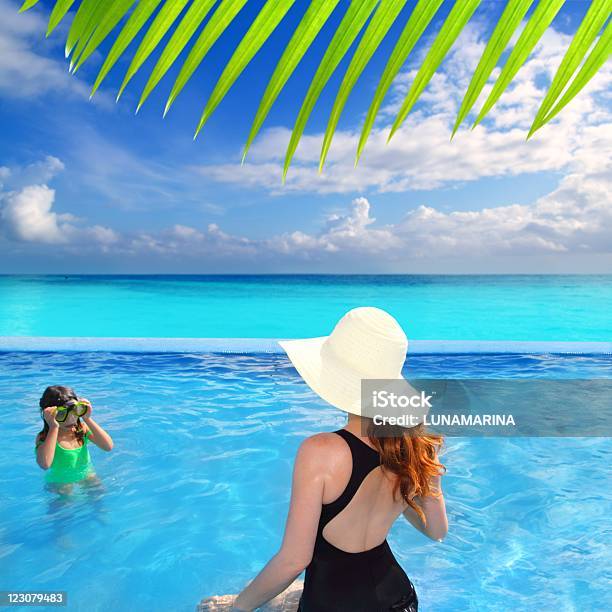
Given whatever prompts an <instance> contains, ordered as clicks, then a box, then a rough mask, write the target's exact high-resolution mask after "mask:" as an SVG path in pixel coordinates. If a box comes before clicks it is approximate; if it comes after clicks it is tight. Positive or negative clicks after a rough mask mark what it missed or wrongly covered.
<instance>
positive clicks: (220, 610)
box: [198, 595, 238, 612]
mask: <svg viewBox="0 0 612 612" xmlns="http://www.w3.org/2000/svg"><path fill="white" fill-rule="evenodd" d="M235 601H236V595H217V596H215V597H207V598H206V599H203V600H202V601H201V602H200V605H199V606H198V612H232V610H238V608H234V602H235Z"/></svg>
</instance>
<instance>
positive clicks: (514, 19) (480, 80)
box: [451, 0, 533, 138]
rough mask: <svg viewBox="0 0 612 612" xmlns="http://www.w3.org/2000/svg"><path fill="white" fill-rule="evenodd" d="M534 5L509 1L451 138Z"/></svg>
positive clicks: (469, 89) (488, 44)
mask: <svg viewBox="0 0 612 612" xmlns="http://www.w3.org/2000/svg"><path fill="white" fill-rule="evenodd" d="M532 4H533V0H509V2H508V5H507V6H506V10H505V11H504V12H503V14H502V16H501V19H500V20H499V22H498V23H497V26H496V28H495V30H494V31H493V34H492V35H491V38H490V40H489V42H488V43H487V46H486V48H485V50H484V53H483V55H482V57H481V58H480V61H479V62H478V66H477V67H476V71H475V72H474V75H473V76H472V80H471V81H470V85H469V87H468V90H467V92H466V94H465V96H464V98H463V101H462V102H461V108H460V109H459V114H458V115H457V120H456V121H455V125H454V127H453V133H452V135H451V138H452V137H453V136H454V135H455V133H456V132H457V130H458V129H459V126H460V125H461V124H462V123H463V120H464V119H465V118H466V117H467V115H468V113H469V112H470V111H471V110H472V107H473V106H474V104H475V103H476V100H477V99H478V96H479V95H480V92H481V91H482V89H483V87H484V86H485V84H486V82H487V80H488V79H489V77H490V76H491V72H493V69H494V68H495V66H496V65H497V62H498V61H499V58H500V57H501V54H502V53H503V52H504V50H505V48H506V46H507V45H508V43H509V42H510V39H511V38H512V35H513V34H514V32H515V31H516V29H517V28H518V26H519V24H520V23H521V21H522V19H523V17H524V16H525V15H526V14H527V11H528V10H529V7H530V6H531V5H532Z"/></svg>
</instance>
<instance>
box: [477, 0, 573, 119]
mask: <svg viewBox="0 0 612 612" xmlns="http://www.w3.org/2000/svg"><path fill="white" fill-rule="evenodd" d="M564 2H565V0H540V3H539V4H538V6H537V8H536V10H535V11H534V12H533V15H532V16H531V19H530V20H529V21H528V22H527V25H526V26H525V29H524V30H523V31H522V32H521V35H520V36H519V39H518V41H517V42H516V45H514V49H512V53H511V54H510V57H509V58H508V61H507V62H506V64H505V66H504V67H503V69H502V71H501V73H500V75H499V77H498V78H497V81H495V85H493V89H492V90H491V93H490V94H489V97H488V98H487V100H486V101H485V103H484V105H483V107H482V108H481V109H480V112H479V113H478V117H476V121H475V122H474V126H473V127H475V126H477V125H478V124H479V123H480V122H481V121H482V120H483V119H484V118H485V116H486V115H487V113H488V112H489V111H490V110H491V109H492V108H493V106H494V105H495V103H496V102H497V101H498V100H499V98H500V97H501V95H502V94H503V93H504V91H506V89H507V87H508V85H510V83H511V82H512V80H513V79H514V77H515V76H516V73H517V72H518V71H519V69H520V68H521V66H522V65H523V64H524V63H525V62H526V61H527V58H528V57H529V55H530V53H531V52H532V51H533V49H534V47H535V46H536V44H537V43H538V41H539V40H540V38H542V35H543V34H544V32H546V30H547V29H548V26H549V25H550V24H551V22H552V20H553V19H554V18H555V16H556V15H557V13H558V12H559V10H560V9H561V7H562V6H563V3H564Z"/></svg>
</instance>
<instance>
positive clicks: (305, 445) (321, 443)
mask: <svg viewBox="0 0 612 612" xmlns="http://www.w3.org/2000/svg"><path fill="white" fill-rule="evenodd" d="M350 456H351V451H350V449H349V447H348V445H347V443H346V442H345V441H344V440H343V439H342V437H341V436H339V435H338V434H337V433H334V432H331V431H325V432H321V433H317V434H314V435H312V436H309V437H308V438H305V439H304V440H303V441H302V443H301V444H300V447H299V449H298V458H300V457H301V458H304V459H306V460H308V461H309V462H317V463H318V462H322V463H326V462H329V461H330V460H333V459H342V458H344V457H350Z"/></svg>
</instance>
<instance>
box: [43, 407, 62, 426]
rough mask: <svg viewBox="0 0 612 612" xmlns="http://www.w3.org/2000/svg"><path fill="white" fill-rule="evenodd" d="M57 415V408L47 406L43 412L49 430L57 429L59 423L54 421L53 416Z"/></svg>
mask: <svg viewBox="0 0 612 612" xmlns="http://www.w3.org/2000/svg"><path fill="white" fill-rule="evenodd" d="M56 413H57V406H49V407H48V408H45V409H44V410H43V417H44V419H45V421H46V423H47V425H49V427H50V428H51V429H53V428H55V427H59V423H58V422H57V421H56V420H55V414H56Z"/></svg>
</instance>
